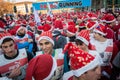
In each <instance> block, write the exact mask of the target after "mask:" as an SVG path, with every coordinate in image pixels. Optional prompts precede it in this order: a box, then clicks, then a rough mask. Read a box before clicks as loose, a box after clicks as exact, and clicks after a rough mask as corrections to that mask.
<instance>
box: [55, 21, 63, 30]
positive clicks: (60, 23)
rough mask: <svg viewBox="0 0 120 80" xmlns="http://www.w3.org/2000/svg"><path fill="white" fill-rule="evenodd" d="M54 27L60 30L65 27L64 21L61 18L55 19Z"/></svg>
mask: <svg viewBox="0 0 120 80" xmlns="http://www.w3.org/2000/svg"><path fill="white" fill-rule="evenodd" d="M54 28H55V29H58V30H61V29H63V23H62V21H61V20H55V22H54Z"/></svg>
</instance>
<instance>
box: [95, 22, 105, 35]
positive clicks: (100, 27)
mask: <svg viewBox="0 0 120 80" xmlns="http://www.w3.org/2000/svg"><path fill="white" fill-rule="evenodd" d="M93 31H94V32H96V33H99V34H101V35H103V36H105V35H107V33H106V29H105V26H104V25H103V24H99V25H98V26H97V27H96V28H95V29H94V30H93Z"/></svg>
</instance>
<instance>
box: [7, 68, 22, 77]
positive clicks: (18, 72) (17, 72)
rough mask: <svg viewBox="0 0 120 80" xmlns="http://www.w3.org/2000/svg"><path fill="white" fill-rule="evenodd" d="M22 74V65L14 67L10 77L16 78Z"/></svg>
mask: <svg viewBox="0 0 120 80" xmlns="http://www.w3.org/2000/svg"><path fill="white" fill-rule="evenodd" d="M20 74H21V70H20V67H18V68H16V69H13V70H12V71H11V73H10V74H9V76H8V78H14V77H17V76H19V75H20Z"/></svg>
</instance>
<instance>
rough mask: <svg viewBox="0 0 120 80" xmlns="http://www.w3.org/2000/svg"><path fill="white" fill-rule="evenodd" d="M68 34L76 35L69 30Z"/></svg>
mask: <svg viewBox="0 0 120 80" xmlns="http://www.w3.org/2000/svg"><path fill="white" fill-rule="evenodd" d="M67 32H68V33H69V34H71V35H75V33H72V32H70V31H68V30H67Z"/></svg>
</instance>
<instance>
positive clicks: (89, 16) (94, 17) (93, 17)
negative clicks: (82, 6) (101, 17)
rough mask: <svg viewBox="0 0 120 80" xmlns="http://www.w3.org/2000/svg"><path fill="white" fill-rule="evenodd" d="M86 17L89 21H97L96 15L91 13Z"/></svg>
mask: <svg viewBox="0 0 120 80" xmlns="http://www.w3.org/2000/svg"><path fill="white" fill-rule="evenodd" d="M87 16H88V18H89V19H97V15H96V14H95V13H92V12H90V13H88V15H87Z"/></svg>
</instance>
